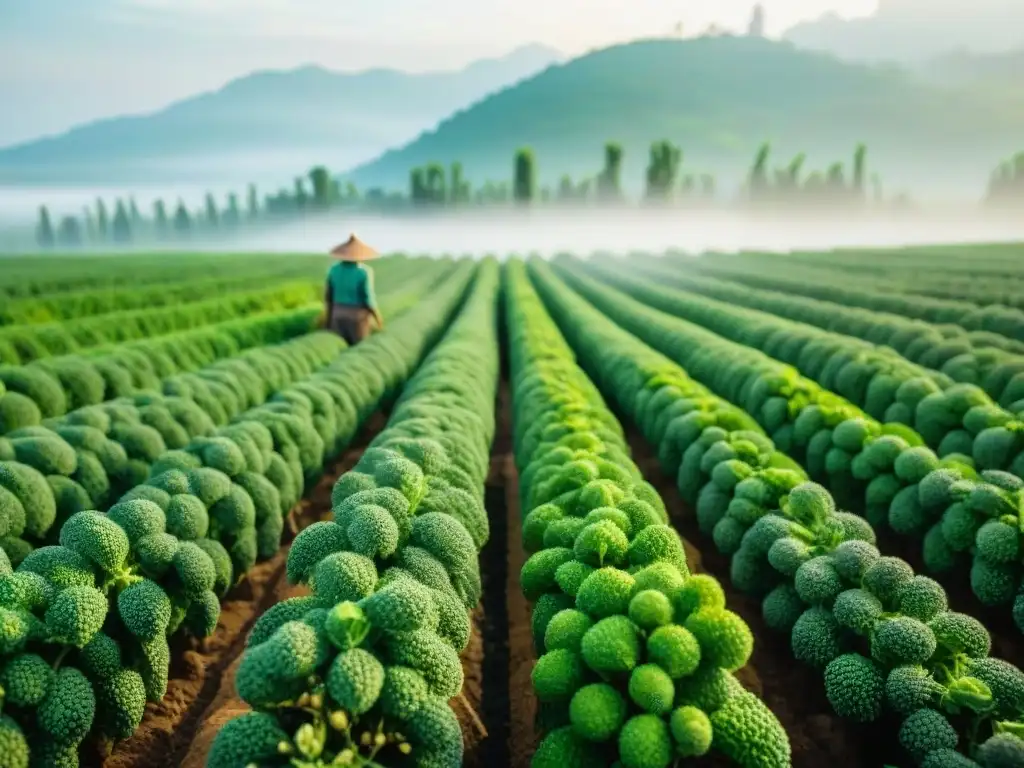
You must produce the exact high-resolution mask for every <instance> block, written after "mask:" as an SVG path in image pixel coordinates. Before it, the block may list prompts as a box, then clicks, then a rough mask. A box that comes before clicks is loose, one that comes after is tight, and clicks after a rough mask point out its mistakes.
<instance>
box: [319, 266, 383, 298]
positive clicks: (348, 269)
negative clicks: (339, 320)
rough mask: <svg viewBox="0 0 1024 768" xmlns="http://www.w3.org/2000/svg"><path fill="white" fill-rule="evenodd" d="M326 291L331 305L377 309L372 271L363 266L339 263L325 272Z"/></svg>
mask: <svg viewBox="0 0 1024 768" xmlns="http://www.w3.org/2000/svg"><path fill="white" fill-rule="evenodd" d="M327 289H328V292H329V295H330V300H331V303H332V304H347V305H349V306H354V307H366V308H367V309H376V308H377V294H376V293H375V292H374V290H373V270H372V269H371V268H370V267H368V266H366V265H365V264H358V263H355V262H351V261H339V262H338V263H337V264H335V265H334V266H333V267H331V268H330V270H329V271H328V272H327Z"/></svg>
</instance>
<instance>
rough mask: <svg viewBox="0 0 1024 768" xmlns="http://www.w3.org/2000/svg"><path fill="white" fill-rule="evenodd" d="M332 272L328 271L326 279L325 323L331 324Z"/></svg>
mask: <svg viewBox="0 0 1024 768" xmlns="http://www.w3.org/2000/svg"><path fill="white" fill-rule="evenodd" d="M332 303H333V302H332V301H331V274H330V273H329V272H328V273H327V279H326V280H324V325H330V324H331V304H332Z"/></svg>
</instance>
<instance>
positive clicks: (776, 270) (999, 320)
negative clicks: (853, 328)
mask: <svg viewBox="0 0 1024 768" xmlns="http://www.w3.org/2000/svg"><path fill="white" fill-rule="evenodd" d="M684 258H685V257H680V258H678V259H674V261H676V263H678V264H680V265H682V264H686V265H687V268H689V269H696V270H699V271H700V272H704V273H707V274H711V275H714V276H716V277H724V278H727V279H730V280H737V281H739V282H741V283H743V284H745V285H752V286H754V287H756V288H770V289H772V290H777V291H784V292H786V293H793V294H796V295H798V296H810V297H811V298H815V299H824V300H826V301H833V302H835V303H837V304H843V305H845V306H848V307H861V308H863V309H872V310H877V311H881V312H891V313H893V314H896V315H903V316H905V317H911V318H916V319H918V320H927V321H928V322H930V323H939V324H950V325H955V326H959V327H960V328H962V329H963V330H966V331H987V332H989V333H992V334H998V335H999V336H1003V337H1005V338H1006V339H1007V340H1008V341H1009V342H1013V343H1012V344H1011V345H1010V346H1009V348H1010V349H1012V350H1013V351H1017V352H1021V351H1024V347H1022V346H1021V344H1022V343H1024V310H1020V309H1016V308H1013V307H1005V306H1001V305H989V306H979V305H978V304H972V303H970V302H967V301H957V300H953V299H936V298H931V297H928V296H919V295H915V294H901V293H893V292H891V291H885V290H880V289H878V288H876V287H874V286H872V285H871V284H870V283H869V284H866V285H864V284H859V283H858V280H857V278H856V277H851V276H850V275H847V274H838V275H837V274H834V273H832V272H829V271H828V270H822V269H815V268H813V267H808V266H805V265H799V266H797V265H785V264H782V263H774V262H773V261H772V257H771V256H770V255H764V256H759V255H755V254H723V253H715V254H705V255H703V256H701V257H699V258H697V259H692V258H685V260H684ZM952 331H953V332H954V333H955V332H956V329H955V328H954V329H952ZM993 343H994V342H993Z"/></svg>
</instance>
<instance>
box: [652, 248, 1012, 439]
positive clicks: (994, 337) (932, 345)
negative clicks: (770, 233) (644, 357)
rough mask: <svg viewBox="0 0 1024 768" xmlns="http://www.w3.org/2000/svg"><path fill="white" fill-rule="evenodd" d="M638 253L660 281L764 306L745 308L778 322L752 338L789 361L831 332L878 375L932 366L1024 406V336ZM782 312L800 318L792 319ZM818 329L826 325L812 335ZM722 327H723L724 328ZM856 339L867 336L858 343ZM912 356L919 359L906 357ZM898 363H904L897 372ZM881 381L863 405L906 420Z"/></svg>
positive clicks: (946, 377) (946, 380) (736, 303)
mask: <svg viewBox="0 0 1024 768" xmlns="http://www.w3.org/2000/svg"><path fill="white" fill-rule="evenodd" d="M633 261H634V263H636V264H637V265H638V266H639V267H640V268H641V269H643V270H644V271H645V272H647V273H648V274H649V275H650V276H651V277H656V278H657V279H658V281H659V282H660V283H661V284H662V285H668V286H671V287H673V288H678V289H682V290H684V291H686V292H687V294H688V295H689V294H701V295H703V296H706V297H708V298H710V299H717V300H718V301H717V303H716V306H717V305H718V304H719V303H722V302H726V303H728V304H731V305H732V306H733V307H734V308H737V309H738V308H740V307H746V308H748V309H749V310H759V311H758V312H749V313H747V317H757V318H758V320H762V319H763V320H764V321H765V322H770V323H772V328H773V332H772V333H768V332H765V333H763V334H760V335H757V336H751V343H753V344H756V345H758V346H759V347H760V348H762V349H766V345H770V346H771V349H772V352H771V353H772V354H773V355H776V356H778V355H783V354H784V355H785V357H784V358H780V359H783V362H787V363H790V364H792V365H798V364H799V363H798V361H799V355H800V354H801V353H802V351H803V349H804V347H805V345H806V344H810V343H812V342H813V343H825V342H824V341H823V340H824V339H828V343H830V344H840V343H842V344H843V345H845V346H846V347H847V348H848V349H849V350H850V352H849V354H853V351H854V350H856V351H857V352H858V353H859V354H860V355H861V356H866V357H864V358H863V360H864V362H865V364H866V365H868V366H869V367H871V368H874V369H875V371H876V374H875V375H880V374H882V373H883V372H884V373H885V375H890V374H891V375H893V376H895V377H896V379H897V381H898V382H899V383H900V384H902V383H903V382H904V381H906V379H907V376H909V375H910V374H911V373H912V372H913V371H915V370H917V371H921V370H923V369H930V371H929V372H928V373H927V374H926V375H927V376H929V377H931V378H932V379H933V380H934V381H935V383H936V384H937V385H939V386H942V387H947V386H949V384H950V383H951V382H958V383H961V384H972V385H977V386H980V387H981V388H982V389H984V390H985V392H987V393H988V395H989V397H991V398H992V400H994V401H995V402H997V403H998V404H999V405H1000V406H1002V407H1003V408H1006V409H1008V410H1010V411H1019V410H1021V409H1024V406H1020V407H1018V406H1016V405H1015V404H1016V403H1018V402H1024V375H1021V374H1024V344H1022V343H1021V342H1019V341H1014V340H1013V339H1011V338H1009V337H1007V336H1002V335H998V334H995V333H993V332H991V331H983V330H966V329H965V328H964V327H963V326H960V325H955V324H953V323H931V322H927V321H924V320H919V319H913V318H909V317H905V316H903V315H899V314H894V313H893V312H891V311H878V310H871V309H863V308H858V307H850V306H845V305H843V304H840V303H838V302H836V301H829V300H825V299H817V298H812V297H809V296H795V295H793V294H791V293H785V292H783V291H780V290H771V289H768V288H755V287H752V286H746V285H743V284H741V283H737V282H731V281H730V280H729V279H725V278H728V277H731V275H730V274H729V273H730V272H731V271H732V270H731V269H730V268H729V267H728V266H724V267H723V268H721V269H719V268H717V267H716V266H714V265H713V264H712V263H710V262H708V263H707V264H703V263H702V264H700V265H699V268H698V270H697V271H692V270H690V269H687V271H686V272H685V273H684V272H683V271H682V270H680V269H678V268H677V267H678V266H679V263H678V262H676V261H675V260H674V259H673V260H671V261H670V262H661V261H657V260H656V259H655V258H648V257H639V258H635V259H634V260H633ZM700 261H701V262H703V261H704V260H700ZM687 266H688V267H689V262H687ZM716 274H720V275H721V277H718V276H716ZM770 315H775V317H770ZM781 318H787V319H789V320H791V321H794V322H791V323H786V322H785V321H784V320H782V319H781ZM971 325H975V324H973V323H972V324H971ZM812 326H814V327H812ZM722 327H723V328H724V327H725V326H724V325H723V326H722ZM747 328H748V325H747V324H745V323H739V324H737V326H736V330H735V331H734V333H735V334H736V335H735V336H734V337H733V338H734V340H739V334H744V335H745V336H750V334H749V333H747V332H746V329H747ZM817 329H821V331H818V335H817V336H812V335H811V334H813V333H815V332H816V331H817ZM718 332H719V333H724V330H720V331H718ZM793 334H803V335H804V336H805V338H807V339H808V340H807V341H806V342H805V344H800V345H797V344H796V343H795V342H794V343H793V344H792V345H790V344H783V343H782V342H781V341H780V340H781V339H783V338H788V337H790V336H791V335H793ZM840 339H842V341H840ZM855 339H860V340H862V341H864V342H866V343H864V344H860V345H858V344H857V343H856V341H855ZM790 346H792V348H793V349H790ZM794 350H796V351H795V352H794ZM766 351H767V349H766ZM894 352H895V353H896V354H893V353H894ZM880 355H881V356H882V357H881V358H880V357H879V356H880ZM908 361H909V362H911V363H914V364H915V365H911V366H908V365H906V363H907V362H908ZM896 367H900V368H902V371H901V372H898V373H897V372H896V371H895V368H896ZM918 375H921V374H920V373H919V374H918ZM883 381H885V380H880V381H878V382H877V383H875V382H874V378H873V377H872V378H871V379H870V382H869V383H868V388H869V389H870V390H871V391H872V397H871V398H870V399H871V402H868V403H867V404H866V405H865V404H864V403H862V405H864V407H865V409H866V410H868V412H869V413H871V415H872V416H874V417H875V418H878V419H882V418H885V419H886V420H887V421H905V420H906V419H907V418H908V415H907V412H906V410H905V409H902V408H894V409H893V413H892V414H891V415H887V414H886V410H887V409H888V408H889V407H891V406H892V404H893V402H894V401H893V400H892V399H891V398H890V397H889V396H888V395H885V393H886V392H887V390H889V389H891V385H890V384H887V385H886V386H883ZM872 384H874V386H872ZM852 392H853V391H852V390H851V393H850V394H848V393H847V392H842V391H841V392H840V393H841V394H843V395H845V396H847V397H851V399H852V398H853V397H855V396H856V397H863V396H864V395H863V394H859V395H858V394H853V393H852ZM865 402H866V401H865ZM883 408H884V409H885V410H882V409H883Z"/></svg>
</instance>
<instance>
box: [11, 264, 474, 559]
mask: <svg viewBox="0 0 1024 768" xmlns="http://www.w3.org/2000/svg"><path fill="white" fill-rule="evenodd" d="M456 269H458V268H456ZM432 282H433V281H432V280H428V281H425V282H424V281H416V280H414V281H412V283H411V284H409V288H410V289H411V288H414V287H415V288H418V289H419V290H420V291H421V295H426V293H427V291H428V290H429V288H430V286H431V284H432ZM407 303H408V298H407V291H406V290H405V289H403V290H400V291H396V292H395V293H393V294H392V293H388V294H385V295H384V297H383V306H384V308H385V310H386V311H388V312H389V313H390V314H395V315H399V316H400V314H399V313H400V310H401V309H403V308H406V307H407ZM344 350H345V342H344V341H343V340H342V339H341V338H340V337H338V336H336V335H335V334H332V333H326V332H315V333H310V334H306V335H303V336H300V337H298V338H295V339H292V340H289V341H287V342H284V343H282V344H278V345H270V346H265V347H259V348H255V349H250V350H247V351H246V352H244V353H242V354H241V355H239V356H237V357H232V358H226V359H223V360H217V361H215V362H213V363H211V364H210V365H208V366H205V367H203V368H201V369H199V370H197V371H194V372H190V373H183V374H176V375H174V376H171V377H169V378H167V379H164V380H163V381H160V380H157V381H156V382H155V383H154V386H153V387H152V389H150V390H132V391H131V392H130V393H129V394H126V395H125V396H123V397H119V398H115V399H114V400H111V401H108V402H105V403H102V404H100V405H94V406H86V407H84V408H79V409H76V410H74V411H71V412H70V413H68V414H65V415H63V416H60V417H56V418H52V419H47V420H46V421H45V422H44V423H43V424H41V425H36V426H28V427H21V428H19V429H16V430H14V431H12V432H9V433H7V434H6V435H4V436H2V437H0V468H4V471H5V473H10V475H9V476H7V475H6V474H5V477H6V480H5V481H0V497H3V494H4V493H9V494H13V496H14V498H11V497H10V496H7V497H3V501H4V503H3V504H2V505H0V510H5V511H6V513H5V514H0V544H2V548H3V549H5V550H6V551H7V554H8V556H9V558H10V559H11V560H12V561H14V563H15V564H17V563H18V562H20V561H21V559H23V558H24V557H25V555H26V554H27V553H28V552H29V551H31V548H33V547H35V546H39V545H40V544H44V543H52V542H50V540H51V539H52V538H53V536H55V535H56V533H57V532H58V531H59V530H60V523H62V522H63V520H65V519H67V518H68V517H69V516H70V515H72V514H74V513H75V512H78V511H81V510H86V509H106V507H107V506H108V505H109V504H110V503H113V501H114V500H116V499H117V498H119V497H120V496H121V495H122V494H123V493H125V492H127V491H128V490H129V489H131V488H133V487H134V486H136V485H138V484H140V483H142V482H143V481H144V480H145V479H146V477H148V476H149V474H150V471H151V465H152V464H153V463H154V462H156V461H158V460H159V459H160V457H161V456H163V455H164V454H165V453H166V452H167V451H168V450H180V449H183V448H185V447H186V446H187V445H189V444H190V443H191V442H192V441H194V440H198V439H201V438H204V437H208V436H210V435H212V434H213V433H214V432H215V431H216V430H217V429H218V428H222V427H226V426H228V425H229V424H230V423H231V422H232V421H233V420H235V419H237V418H238V417H239V416H240V415H241V414H243V413H244V412H246V411H248V410H250V409H252V408H255V407H257V406H261V405H263V404H265V403H267V402H268V400H270V399H271V398H272V397H273V396H275V393H277V392H279V391H282V390H284V389H286V388H288V387H290V386H293V385H294V384H296V383H297V382H299V381H301V380H302V379H304V378H306V377H308V376H310V375H312V374H313V373H315V372H316V371H317V370H319V369H321V368H324V367H325V366H328V365H329V364H331V363H332V362H333V361H334V360H335V359H336V358H337V357H338V355H339V354H341V353H342V352H343V351H344ZM7 397H11V395H8V396H7ZM0 402H2V401H0ZM19 478H20V479H19ZM2 489H6V491H4V490H2ZM51 531H52V533H51Z"/></svg>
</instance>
